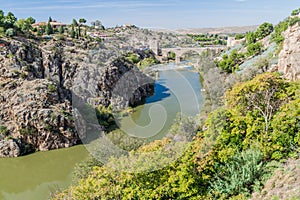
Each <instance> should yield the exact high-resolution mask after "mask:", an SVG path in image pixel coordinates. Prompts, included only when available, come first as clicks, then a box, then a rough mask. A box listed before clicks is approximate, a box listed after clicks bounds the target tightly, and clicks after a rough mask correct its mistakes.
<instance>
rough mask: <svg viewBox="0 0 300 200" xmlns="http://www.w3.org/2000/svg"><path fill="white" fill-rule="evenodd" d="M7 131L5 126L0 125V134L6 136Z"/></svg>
mask: <svg viewBox="0 0 300 200" xmlns="http://www.w3.org/2000/svg"><path fill="white" fill-rule="evenodd" d="M8 133H9V131H8V130H7V128H6V127H5V126H0V135H4V136H7V135H8Z"/></svg>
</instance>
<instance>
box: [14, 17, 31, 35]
mask: <svg viewBox="0 0 300 200" xmlns="http://www.w3.org/2000/svg"><path fill="white" fill-rule="evenodd" d="M15 26H16V27H17V28H18V29H19V30H20V31H21V32H23V33H24V34H25V35H26V36H29V35H30V30H32V26H31V23H30V20H27V19H26V20H25V19H19V20H18V21H17V22H16V23H15Z"/></svg>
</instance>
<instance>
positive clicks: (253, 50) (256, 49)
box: [247, 42, 263, 56]
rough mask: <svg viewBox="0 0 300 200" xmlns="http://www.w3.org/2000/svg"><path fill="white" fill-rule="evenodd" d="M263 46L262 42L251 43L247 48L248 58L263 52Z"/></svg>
mask: <svg viewBox="0 0 300 200" xmlns="http://www.w3.org/2000/svg"><path fill="white" fill-rule="evenodd" d="M262 49H263V44H262V43H261V42H257V43H251V44H249V45H248V47H247V56H255V55H258V54H260V53H261V52H262Z"/></svg>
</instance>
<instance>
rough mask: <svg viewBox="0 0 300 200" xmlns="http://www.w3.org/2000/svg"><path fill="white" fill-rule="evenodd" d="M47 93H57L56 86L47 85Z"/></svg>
mask: <svg viewBox="0 0 300 200" xmlns="http://www.w3.org/2000/svg"><path fill="white" fill-rule="evenodd" d="M48 91H49V92H50V93H54V92H56V91H57V88H56V85H53V84H49V85H48Z"/></svg>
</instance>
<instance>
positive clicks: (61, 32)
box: [59, 26, 65, 34]
mask: <svg viewBox="0 0 300 200" xmlns="http://www.w3.org/2000/svg"><path fill="white" fill-rule="evenodd" d="M64 32H65V29H64V27H62V26H60V27H59V33H60V34H63V33H64Z"/></svg>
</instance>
